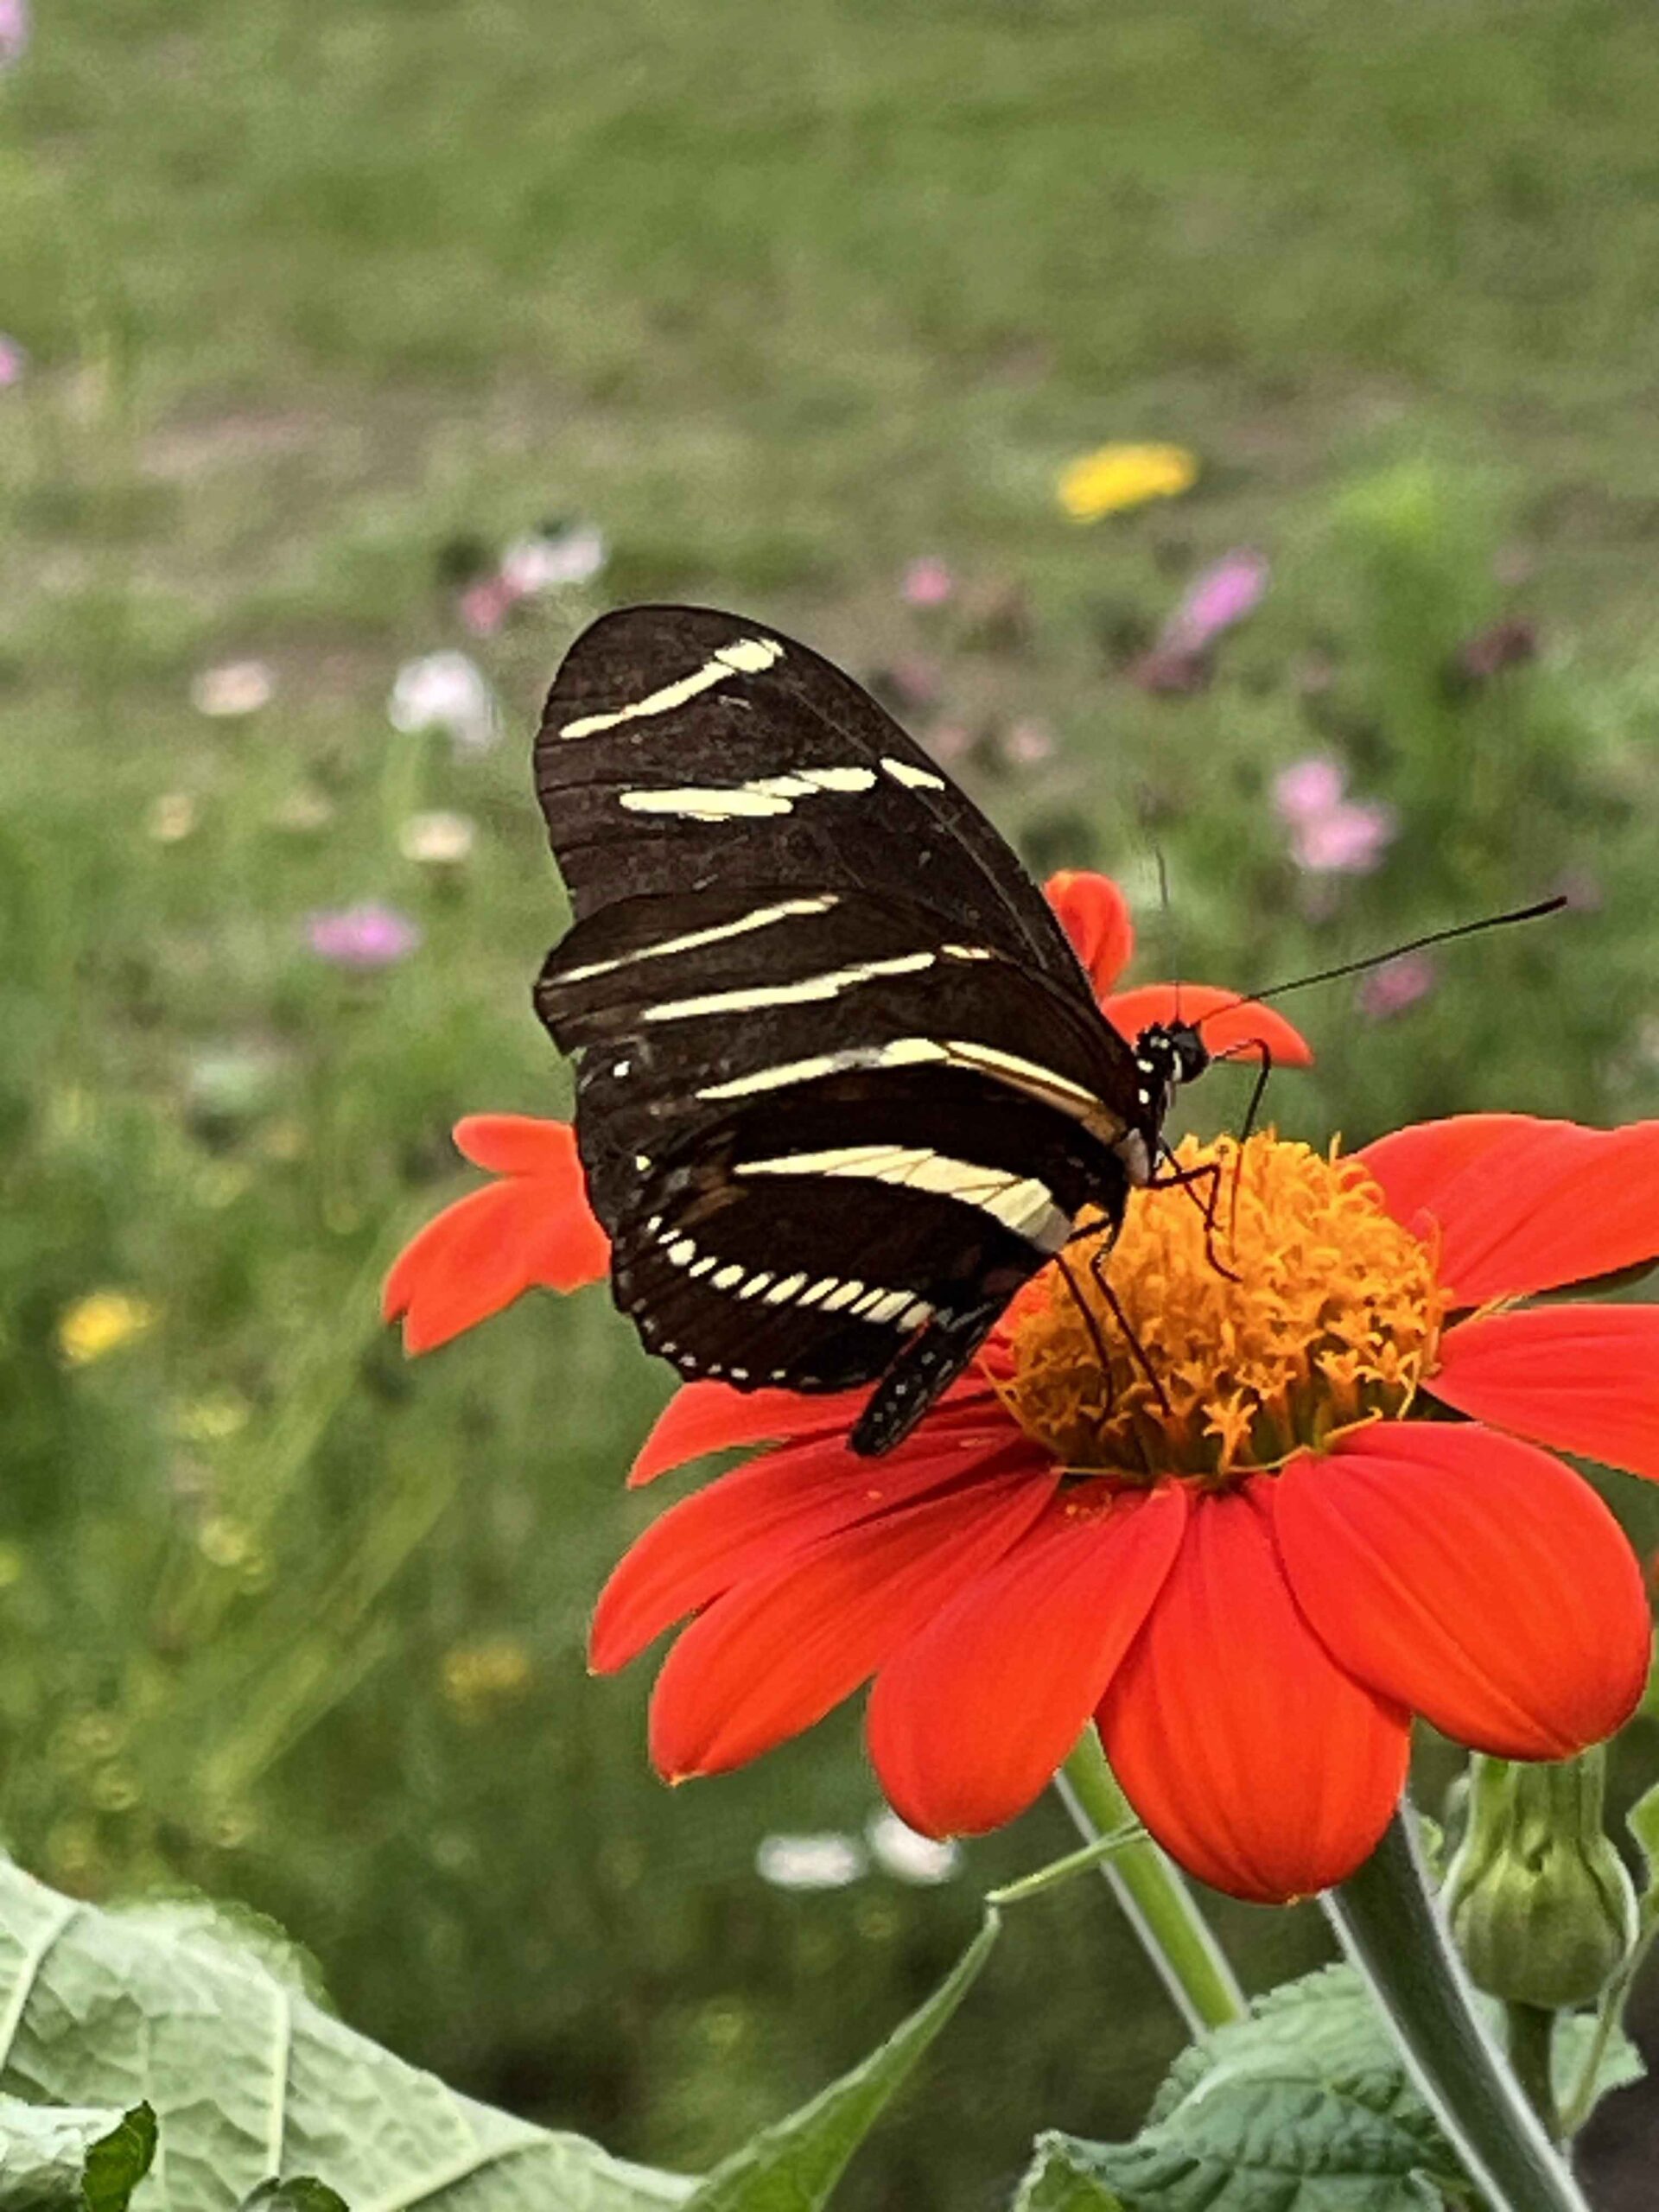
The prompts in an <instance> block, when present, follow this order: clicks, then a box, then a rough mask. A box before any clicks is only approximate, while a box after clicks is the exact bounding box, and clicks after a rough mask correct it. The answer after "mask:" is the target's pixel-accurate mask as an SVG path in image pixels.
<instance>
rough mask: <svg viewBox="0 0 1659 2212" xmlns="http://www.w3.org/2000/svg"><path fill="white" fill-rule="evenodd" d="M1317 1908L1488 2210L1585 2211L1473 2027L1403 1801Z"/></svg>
mask: <svg viewBox="0 0 1659 2212" xmlns="http://www.w3.org/2000/svg"><path fill="white" fill-rule="evenodd" d="M1323 1902H1324V1904H1325V1911H1326V1914H1327V1915H1328V1916H1329V1917H1330V1920H1331V1923H1332V1926H1333V1927H1334V1928H1335V1929H1336V1932H1337V1935H1338V1938H1339V1940H1340V1942H1341V1943H1342V1947H1343V1949H1344V1951H1345V1952H1346V1953H1347V1955H1348V1956H1349V1958H1350V1959H1351V1961H1353V1963H1354V1965H1355V1966H1356V1967H1357V1968H1358V1970H1359V1972H1360V1973H1361V1974H1363V1976H1364V1977H1365V1979H1366V1980H1367V1981H1368V1982H1369V1983H1370V1987H1371V1992H1372V1994H1373V1995H1374V1996H1375V1998H1376V2001H1377V2003H1378V2005H1380V2006H1381V2007H1382V2010H1383V2016H1384V2018H1386V2019H1387V2021H1388V2024H1389V2028H1390V2030H1391V2031H1392V2032H1393V2035H1394V2038H1395V2043H1396V2044H1398V2045H1399V2048H1400V2052H1401V2055H1402V2057H1403V2058H1404V2060H1405V2062H1406V2067H1407V2070H1408V2072H1409V2074H1410V2075H1411V2077H1412V2079H1413V2081H1414V2082H1415V2083H1416V2085H1417V2087H1418V2088H1419V2090H1420V2091H1421V2093H1422V2095H1423V2097H1424V2098H1425V2100H1426V2101H1427V2104H1428V2106H1429V2108H1430V2109H1431V2111H1432V2112H1433V2114H1434V2116H1435V2118H1436V2119H1437V2120H1439V2122H1440V2126H1441V2127H1442V2129H1443V2130H1444V2131H1445V2133H1446V2138H1447V2139H1448V2140H1449V2141H1450V2142H1451V2144H1452V2147H1453V2148H1454V2149H1455V2150H1456V2152H1457V2153H1458V2155H1459V2158H1461V2159H1462V2161H1463V2163H1464V2164H1465V2167H1466V2168H1467V2169H1468V2171H1469V2175H1470V2177H1471V2180H1472V2181H1473V2182H1474V2183H1476V2185H1477V2186H1478V2188H1480V2189H1481V2190H1484V2192H1485V2194H1486V2196H1487V2197H1488V2199H1489V2200H1490V2204H1491V2212H1589V2208H1588V2206H1587V2204H1586V2200H1585V2198H1584V2196H1583V2194H1582V2192H1581V2191H1580V2189H1579V2186H1578V2183H1576V2182H1575V2181H1574V2180H1573V2176H1572V2174H1571V2173H1570V2172H1569V2171H1568V2169H1567V2165H1566V2163H1565V2162H1564V2160H1563V2159H1562V2158H1560V2154H1559V2153H1558V2152H1557V2151H1556V2149H1555V2146H1554V2144H1553V2143H1551V2141H1550V2140H1549V2138H1548V2135H1547V2134H1546V2133H1545V2132H1544V2129H1543V2126H1542V2125H1541V2122H1540V2120H1539V2118H1538V2115H1537V2113H1535V2111H1534V2110H1533V2108H1532V2107H1531V2105H1530V2104H1529V2103H1528V2101H1527V2100H1526V2098H1525V2097H1524V2096H1523V2095H1522V2092H1521V2089H1520V2088H1519V2086H1518V2085H1517V2083H1516V2079H1515V2076H1514V2075H1512V2074H1511V2073H1510V2069H1509V2068H1508V2067H1507V2066H1506V2065H1505V2064H1504V2063H1503V2059H1502V2057H1501V2056H1499V2054H1498V2052H1497V2050H1495V2049H1494V2047H1493V2045H1492V2044H1491V2040H1490V2038H1489V2037H1488V2036H1487V2034H1486V2032H1485V2030H1484V2028H1483V2027H1482V2025H1481V2024H1480V2020H1479V2018H1478V2014H1477V2012H1476V2011H1475V2004H1474V1990H1473V1986H1472V1985H1471V1982H1470V1980H1469V1977H1468V1975H1467V1974H1465V1972H1464V1969H1463V1964H1462V1961H1460V1960H1459V1957H1458V1955H1457V1953H1456V1951H1455V1950H1454V1949H1453V1948H1452V1940H1451V1936H1450V1934H1449V1932H1448V1930H1447V1929H1446V1919H1445V1915H1444V1913H1443V1912H1442V1911H1441V1910H1440V1905H1439V1904H1438V1902H1437V1900H1436V1899H1435V1897H1433V1893H1432V1892H1431V1891H1430V1889H1429V1886H1428V1881H1427V1876H1426V1874H1425V1872H1424V1870H1423V1862H1422V1859H1421V1854H1420V1853H1419V1851H1418V1848H1417V1840H1416V1835H1415V1832H1414V1826H1413V1822H1412V1815H1411V1809H1410V1806H1409V1803H1408V1802H1406V1803H1402V1806H1401V1808H1400V1810H1399V1811H1398V1812H1396V1813H1395V1816H1394V1818H1393V1820H1392V1821H1390V1822H1389V1827H1388V1828H1387V1831H1386V1832H1385V1834H1384V1835H1383V1840H1382V1842H1381V1843H1380V1844H1379V1845H1378V1846H1377V1847H1376V1851H1375V1852H1374V1853H1372V1855H1371V1857H1370V1859H1368V1860H1367V1861H1366V1863H1365V1864H1364V1866H1362V1867H1361V1868H1360V1870H1359V1872H1357V1874H1352V1875H1351V1876H1350V1877H1349V1878H1348V1879H1347V1881H1345V1882H1344V1883H1343V1885H1341V1887H1340V1888H1339V1889H1335V1890H1330V1891H1326V1892H1325V1898H1324V1900H1323Z"/></svg>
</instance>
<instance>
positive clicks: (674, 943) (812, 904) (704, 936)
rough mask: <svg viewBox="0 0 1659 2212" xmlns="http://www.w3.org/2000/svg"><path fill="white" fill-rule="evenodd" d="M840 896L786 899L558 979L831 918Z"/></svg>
mask: <svg viewBox="0 0 1659 2212" xmlns="http://www.w3.org/2000/svg"><path fill="white" fill-rule="evenodd" d="M838 895H839V894H838V893H836V892H833V891H827V892H825V893H824V894H823V897H822V898H819V899H780V900H779V903H778V905H777V906H758V907H756V909H755V910H754V912H753V913H752V914H745V915H743V916H742V917H741V918H740V919H739V920H737V921H734V922H721V924H719V925H718V926H717V927H715V928H712V929H706V930H688V931H686V932H685V934H684V935H683V937H665V938H662V939H661V940H660V942H659V943H658V944H642V945H639V946H637V947H636V948H635V950H633V951H632V952H620V953H618V954H617V956H616V957H615V958H614V959H612V960H589V961H588V962H587V963H585V964H584V965H583V966H582V967H580V968H567V969H565V970H564V972H563V974H562V975H561V976H559V977H558V979H557V980H558V981H559V982H561V983H586V982H590V981H591V980H592V979H593V977H594V976H610V975H613V974H614V973H615V971H616V970H617V969H619V968H631V967H632V965H633V963H635V961H637V960H663V959H666V958H667V957H668V955H669V954H670V953H671V952H696V951H697V950H699V949H700V948H701V947H702V946H703V945H705V944H722V943H723V942H724V941H725V940H726V938H732V937H747V934H748V933H749V931H751V930H765V929H770V928H771V927H772V924H773V923H774V922H786V921H791V920H793V919H794V918H795V917H796V916H797V915H802V914H827V913H828V912H829V909H830V908H831V907H832V906H835V905H836V901H837V898H838Z"/></svg>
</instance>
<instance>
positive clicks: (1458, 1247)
mask: <svg viewBox="0 0 1659 2212" xmlns="http://www.w3.org/2000/svg"><path fill="white" fill-rule="evenodd" d="M1359 1157H1360V1158H1361V1159H1362V1160H1363V1161H1364V1162H1365V1165H1366V1166H1367V1167H1369V1168H1370V1171H1371V1173H1372V1174H1373V1175H1374V1176H1376V1179H1377V1181H1378V1182H1379V1183H1380V1184H1381V1185H1382V1186H1383V1196H1384V1198H1386V1200H1387V1202H1388V1206H1389V1212H1390V1213H1392V1214H1393V1215H1394V1217H1395V1220H1396V1221H1400V1222H1403V1223H1404V1224H1405V1225H1406V1227H1407V1228H1408V1229H1410V1228H1414V1227H1415V1228H1417V1229H1418V1230H1419V1231H1420V1232H1421V1230H1423V1228H1424V1223H1423V1221H1422V1219H1421V1217H1423V1216H1425V1215H1427V1216H1430V1217H1433V1220H1435V1221H1437V1222H1438V1223H1439V1224H1440V1230H1441V1259H1440V1279H1441V1281H1443V1282H1444V1283H1445V1284H1446V1286H1447V1287H1448V1288H1449V1289H1450V1290H1451V1291H1452V1294H1453V1296H1454V1298H1455V1299H1456V1300H1457V1302H1458V1303H1459V1305H1461V1306H1482V1305H1484V1304H1486V1303H1487V1302H1488V1301H1489V1300H1492V1299H1497V1298H1519V1297H1523V1296H1525V1295H1526V1294H1528V1293H1529V1292H1532V1291H1539V1290H1554V1289H1558V1288H1561V1287H1565V1286H1567V1284H1570V1283H1576V1282H1592V1281H1594V1280H1595V1279H1596V1278H1597V1277H1598V1276H1599V1275H1611V1274H1618V1273H1620V1272H1621V1271H1622V1270H1624V1269H1625V1268H1633V1267H1637V1266H1640V1265H1641V1264H1643V1262H1648V1261H1650V1260H1652V1259H1653V1258H1654V1257H1655V1256H1656V1255H1659V1122H1635V1123H1633V1124H1632V1126H1631V1127H1630V1128H1625V1129H1587V1128H1580V1126H1579V1125H1578V1123H1576V1122H1541V1121H1535V1120H1534V1119H1532V1117H1531V1116H1529V1115H1524V1114H1469V1115H1459V1116H1454V1117H1453V1118H1452V1120H1450V1121H1445V1122H1420V1123H1418V1124H1417V1125H1416V1126H1415V1127H1414V1128H1408V1129H1397V1130H1395V1132H1394V1134H1393V1135H1391V1136H1386V1137H1383V1138H1380V1139H1379V1140H1378V1141H1377V1142H1376V1144H1373V1145H1368V1146H1367V1147H1366V1148H1365V1149H1364V1151H1363V1152H1362V1153H1361V1154H1359Z"/></svg>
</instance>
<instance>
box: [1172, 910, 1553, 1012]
mask: <svg viewBox="0 0 1659 2212" xmlns="http://www.w3.org/2000/svg"><path fill="white" fill-rule="evenodd" d="M1566 904H1567V894H1566V893H1564V892H1563V893H1558V894H1557V896H1556V897H1555V898H1554V899H1539V900H1538V901H1537V903H1536V904H1535V906H1514V907H1511V908H1510V911H1509V912H1507V913H1503V914H1483V915H1482V916H1481V918H1480V919H1479V920H1478V922H1457V923H1454V924H1453V925H1452V927H1451V928H1450V929H1444V930H1430V931H1429V932H1428V933H1427V936H1426V937H1414V938H1407V939H1406V941H1405V943H1404V944H1391V945H1390V946H1389V948H1388V950H1386V951H1385V952H1371V953H1368V954H1367V955H1366V956H1365V957H1364V958H1363V960H1344V961H1342V962H1340V963H1338V965H1337V966H1336V967H1334V968H1320V969H1318V970H1316V972H1315V973H1314V974H1313V975H1311V976H1293V977H1292V979H1291V980H1290V982H1287V983H1274V984H1271V985H1270V986H1269V987H1268V989H1266V990H1265V991H1241V992H1240V993H1239V995H1238V996H1237V997H1236V999H1230V1000H1229V1001H1227V1004H1226V1005H1225V1006H1218V1007H1211V1010H1210V1012H1209V1013H1208V1014H1201V1015H1200V1016H1199V1018H1198V1027H1199V1028H1202V1027H1203V1026H1204V1024H1205V1022H1206V1021H1212V1020H1214V1019H1215V1017H1216V1015H1217V1014H1225V1013H1227V1012H1228V1011H1229V1010H1230V1008H1231V1007H1236V1006H1243V1005H1244V1004H1246V1003H1247V1002H1250V1003H1256V1004H1259V1003H1260V1002H1261V1001H1262V1000H1264V999H1279V998H1283V997H1284V995H1285V994H1286V993H1287V991H1301V990H1306V988H1307V987H1308V986H1309V984H1311V983H1333V982H1337V981H1338V978H1339V977H1341V976H1363V974H1364V973H1365V972H1366V970H1367V969H1370V968H1383V967H1386V966H1387V965H1388V963H1389V961H1390V960H1399V959H1401V958H1402V957H1403V956H1404V955H1405V954H1406V953H1408V952H1425V951H1427V949H1428V947H1429V946H1430V945H1432V944H1450V943H1451V942H1452V938H1459V937H1476V936H1478V934H1479V933H1480V931H1482V930H1498V929H1503V928H1506V927H1507V926H1508V925H1509V924H1510V923H1511V922H1535V921H1539V920H1541V918H1543V916H1544V915H1546V914H1559V913H1560V911H1561V909H1562V907H1563V906H1566Z"/></svg>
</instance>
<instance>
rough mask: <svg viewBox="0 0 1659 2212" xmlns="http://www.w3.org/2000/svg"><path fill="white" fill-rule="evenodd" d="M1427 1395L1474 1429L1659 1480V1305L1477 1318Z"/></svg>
mask: <svg viewBox="0 0 1659 2212" xmlns="http://www.w3.org/2000/svg"><path fill="white" fill-rule="evenodd" d="M1424 1387H1425V1389H1428V1390H1431V1391H1432V1392H1433V1395H1435V1396H1436V1397H1437V1398H1439V1399H1440V1401H1441V1402H1442V1403H1443V1404H1445V1405H1448V1406H1455V1407H1456V1408H1457V1409H1458V1411H1459V1413H1461V1414H1469V1415H1470V1416H1471V1418H1472V1419H1473V1420H1475V1421H1491V1422H1493V1423H1494V1424H1495V1425H1496V1426H1497V1427H1499V1428H1508V1429H1513V1430H1514V1431H1515V1432H1516V1434H1517V1435H1520V1436H1528V1437H1530V1438H1531V1439H1532V1440H1533V1442H1534V1443H1535V1444H1553V1445H1554V1446H1556V1448H1557V1449H1558V1450H1559V1451H1562V1452H1580V1453H1581V1454H1582V1455H1583V1457H1584V1458H1585V1459H1599V1460H1600V1461H1601V1462H1602V1464H1603V1465H1605V1466H1609V1467H1624V1468H1626V1469H1628V1471H1630V1473H1631V1474H1633V1475H1648V1476H1650V1477H1652V1478H1655V1479H1659V1306H1529V1307H1526V1308H1525V1309H1523V1310H1522V1311H1521V1312H1518V1313H1487V1314H1479V1315H1476V1316H1475V1317H1474V1318H1473V1319H1470V1320H1467V1321H1463V1322H1459V1325H1458V1326H1457V1327H1456V1328H1455V1329H1452V1330H1449V1331H1448V1332H1447V1333H1446V1336H1445V1337H1443V1338H1441V1340H1440V1365H1439V1367H1438V1368H1437V1369H1436V1370H1435V1371H1434V1373H1433V1375H1432V1376H1429V1378H1428V1380H1427V1383H1425V1385H1424Z"/></svg>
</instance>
